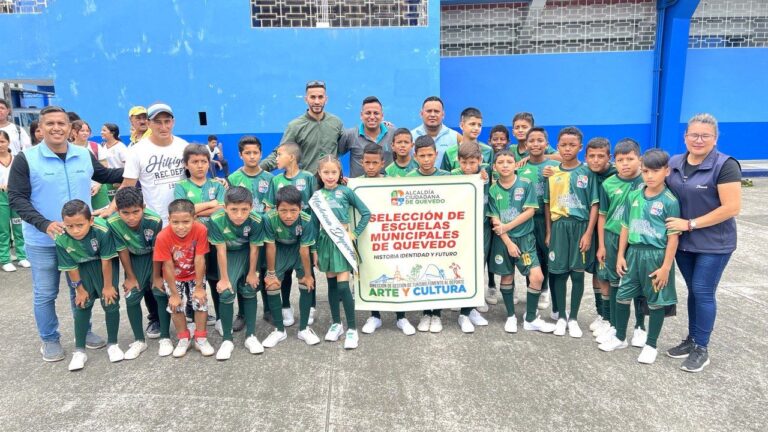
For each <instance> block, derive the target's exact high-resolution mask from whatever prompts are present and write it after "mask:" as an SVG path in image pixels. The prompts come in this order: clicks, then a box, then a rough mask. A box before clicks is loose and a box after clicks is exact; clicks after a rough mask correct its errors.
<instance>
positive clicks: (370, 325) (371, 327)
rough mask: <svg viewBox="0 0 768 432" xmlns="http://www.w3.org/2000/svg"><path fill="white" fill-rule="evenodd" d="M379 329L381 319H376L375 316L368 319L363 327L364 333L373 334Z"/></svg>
mask: <svg viewBox="0 0 768 432" xmlns="http://www.w3.org/2000/svg"><path fill="white" fill-rule="evenodd" d="M379 327H381V318H376V317H375V316H372V317H368V319H367V320H365V325H363V333H365V334H371V333H373V332H375V331H376V329H377V328H379Z"/></svg>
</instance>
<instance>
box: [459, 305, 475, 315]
mask: <svg viewBox="0 0 768 432" xmlns="http://www.w3.org/2000/svg"><path fill="white" fill-rule="evenodd" d="M472 309H474V308H471V307H463V308H461V310H460V311H459V314H461V315H464V316H469V313H470V312H472Z"/></svg>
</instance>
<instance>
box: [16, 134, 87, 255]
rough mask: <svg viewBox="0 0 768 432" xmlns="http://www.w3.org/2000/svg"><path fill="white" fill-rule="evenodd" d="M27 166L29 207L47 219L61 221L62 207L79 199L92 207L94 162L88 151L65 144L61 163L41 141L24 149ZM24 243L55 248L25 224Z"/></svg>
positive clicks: (39, 233)
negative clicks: (30, 191)
mask: <svg viewBox="0 0 768 432" xmlns="http://www.w3.org/2000/svg"><path fill="white" fill-rule="evenodd" d="M24 157H26V158H27V164H28V165H29V183H30V186H31V188H32V193H31V194H30V201H31V202H32V206H33V207H34V208H35V209H36V210H37V211H38V212H40V214H42V215H43V216H44V217H45V218H46V219H48V220H52V221H60V220H61V208H62V207H64V204H65V203H66V202H67V201H70V200H73V199H81V200H83V201H85V202H86V203H87V204H88V205H89V206H90V205H91V177H93V163H92V162H91V154H90V153H89V152H88V149H86V148H83V147H78V146H75V145H72V144H68V145H67V156H66V158H65V160H61V158H59V157H58V156H57V155H56V153H54V152H53V151H51V149H50V148H48V146H47V145H46V144H45V142H41V143H40V144H38V145H36V146H34V147H32V148H28V149H26V150H24ZM22 229H23V232H24V242H25V243H26V244H31V245H33V246H50V247H53V246H55V245H54V243H53V240H51V238H50V237H48V234H46V233H44V232H40V231H38V229H37V228H35V227H34V226H33V225H30V224H28V223H26V222H24V223H23V226H22Z"/></svg>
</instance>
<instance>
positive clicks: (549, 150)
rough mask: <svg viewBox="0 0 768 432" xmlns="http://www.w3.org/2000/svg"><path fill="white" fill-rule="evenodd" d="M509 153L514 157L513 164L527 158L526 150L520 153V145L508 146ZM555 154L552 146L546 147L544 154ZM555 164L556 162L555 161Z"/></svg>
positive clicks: (555, 151)
mask: <svg viewBox="0 0 768 432" xmlns="http://www.w3.org/2000/svg"><path fill="white" fill-rule="evenodd" d="M509 151H511V152H512V155H513V156H514V157H515V162H520V161H521V160H523V159H525V158H527V157H528V154H529V153H528V150H526V151H524V152H521V151H520V145H519V144H512V145H510V146H509ZM555 153H557V150H555V149H553V148H552V146H550V145H548V146H547V148H546V149H545V150H544V154H548V155H551V154H555ZM555 162H557V161H555Z"/></svg>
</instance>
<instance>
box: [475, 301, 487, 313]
mask: <svg viewBox="0 0 768 432" xmlns="http://www.w3.org/2000/svg"><path fill="white" fill-rule="evenodd" d="M477 311H478V312H482V313H486V312H488V303H483V304H482V305H481V306H478V307H477Z"/></svg>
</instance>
